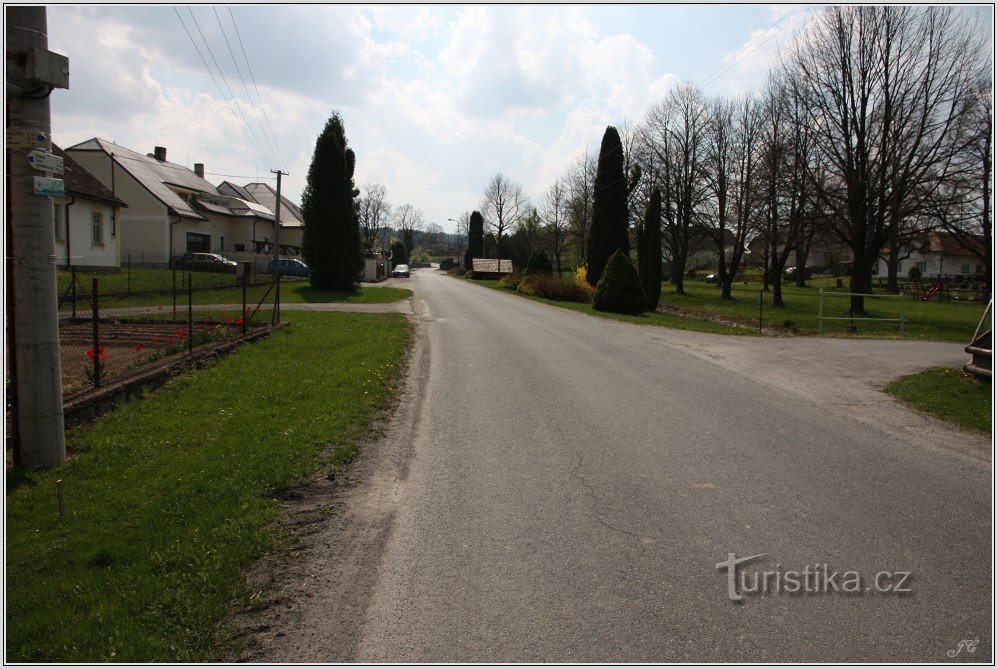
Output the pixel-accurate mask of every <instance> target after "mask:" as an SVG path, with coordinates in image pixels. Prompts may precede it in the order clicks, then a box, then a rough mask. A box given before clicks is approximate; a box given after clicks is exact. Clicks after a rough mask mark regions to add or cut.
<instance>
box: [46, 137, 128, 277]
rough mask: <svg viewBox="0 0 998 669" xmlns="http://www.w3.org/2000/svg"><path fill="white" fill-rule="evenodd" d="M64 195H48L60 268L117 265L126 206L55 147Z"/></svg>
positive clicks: (92, 267) (53, 148)
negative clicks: (120, 227) (119, 225)
mask: <svg viewBox="0 0 998 669" xmlns="http://www.w3.org/2000/svg"><path fill="white" fill-rule="evenodd" d="M52 151H53V153H55V155H57V156H59V157H60V158H62V160H63V175H62V178H63V180H64V181H65V183H66V197H56V198H52V209H53V215H54V216H53V217H54V220H55V257H56V262H57V263H58V264H59V265H60V266H63V267H70V266H73V267H80V268H85V269H94V268H105V267H106V268H116V267H118V266H119V265H120V264H121V243H120V242H121V235H120V234H119V230H118V219H119V218H120V213H119V212H120V209H121V208H122V207H125V206H127V205H126V204H125V203H124V202H123V201H122V200H121V199H120V198H118V197H116V196H115V194H114V193H112V192H111V190H110V189H109V188H107V187H106V186H105V185H104V184H102V183H101V182H100V180H99V179H97V177H95V176H94V175H92V174H90V172H88V171H87V170H85V169H84V168H83V166H82V165H80V164H79V163H78V162H76V161H75V160H73V158H72V156H69V155H67V154H66V153H65V152H64V151H63V150H62V149H60V148H59V147H58V146H55V145H53V146H52Z"/></svg>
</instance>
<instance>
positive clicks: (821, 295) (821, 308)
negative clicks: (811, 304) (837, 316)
mask: <svg viewBox="0 0 998 669" xmlns="http://www.w3.org/2000/svg"><path fill="white" fill-rule="evenodd" d="M824 315H825V289H824V288H819V289H818V334H819V335H822V334H824V333H825V329H824V324H823V323H822V321H821V319H822V317H823V316H824Z"/></svg>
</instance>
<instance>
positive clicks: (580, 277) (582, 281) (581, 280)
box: [575, 265, 596, 302]
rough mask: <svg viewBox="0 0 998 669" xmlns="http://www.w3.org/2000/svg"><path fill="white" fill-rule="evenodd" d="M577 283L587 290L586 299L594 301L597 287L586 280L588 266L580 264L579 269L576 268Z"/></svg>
mask: <svg viewBox="0 0 998 669" xmlns="http://www.w3.org/2000/svg"><path fill="white" fill-rule="evenodd" d="M575 283H577V284H579V287H580V288H582V290H583V291H585V294H586V299H587V300H588V301H590V302H592V300H593V295H594V294H595V293H596V289H595V288H593V287H592V286H590V285H589V282H588V281H586V268H585V267H582V266H581V265H580V266H579V269H577V270H575Z"/></svg>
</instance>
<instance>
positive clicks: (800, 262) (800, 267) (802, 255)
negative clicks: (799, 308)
mask: <svg viewBox="0 0 998 669" xmlns="http://www.w3.org/2000/svg"><path fill="white" fill-rule="evenodd" d="M810 254H811V249H810V248H807V247H797V248H796V249H794V262H796V263H797V275H796V276H795V277H794V283H795V284H796V285H797V287H798V288H807V279H806V278H805V277H804V270H806V269H807V257H808V256H809V255H810Z"/></svg>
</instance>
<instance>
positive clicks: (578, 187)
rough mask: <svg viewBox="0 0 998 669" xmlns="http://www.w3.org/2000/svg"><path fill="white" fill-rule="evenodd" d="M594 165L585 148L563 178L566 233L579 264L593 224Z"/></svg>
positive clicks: (595, 159) (590, 153)
mask: <svg viewBox="0 0 998 669" xmlns="http://www.w3.org/2000/svg"><path fill="white" fill-rule="evenodd" d="M596 165H597V157H596V156H595V155H593V153H592V152H591V151H590V150H589V149H588V148H587V149H586V150H585V152H584V153H583V154H582V155H581V156H580V157H579V159H578V161H577V162H576V163H575V165H573V166H572V167H571V169H569V171H568V175H567V176H566V177H565V181H566V188H567V197H568V202H567V210H568V222H569V227H568V232H569V236H570V237H571V238H572V239H573V240H574V241H575V246H576V249H577V252H578V255H579V262H585V257H586V251H587V248H586V245H587V244H588V241H589V228H590V226H591V225H592V222H593V197H594V194H595V191H594V189H595V187H596Z"/></svg>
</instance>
